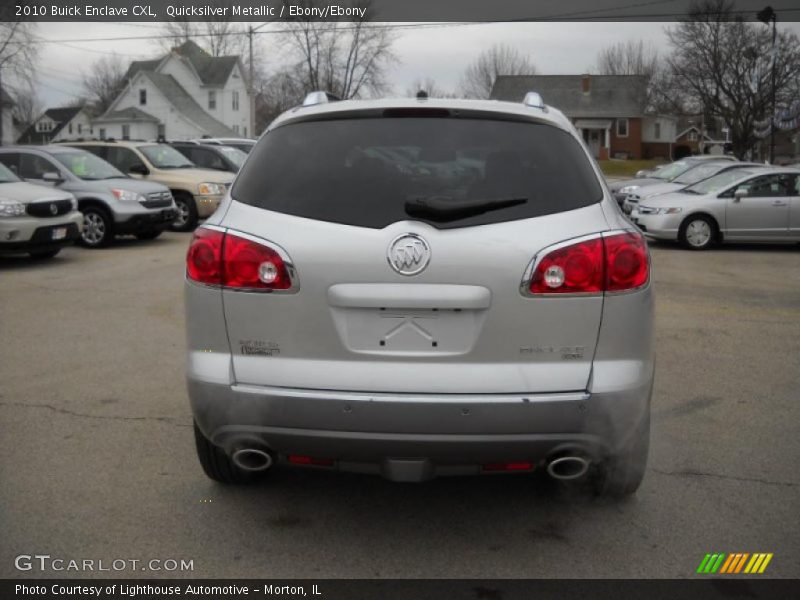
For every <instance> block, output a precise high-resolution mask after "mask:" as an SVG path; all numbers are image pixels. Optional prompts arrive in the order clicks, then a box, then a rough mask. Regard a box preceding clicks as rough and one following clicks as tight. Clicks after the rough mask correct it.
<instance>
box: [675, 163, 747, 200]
mask: <svg viewBox="0 0 800 600" xmlns="http://www.w3.org/2000/svg"><path fill="white" fill-rule="evenodd" d="M752 174H753V171H747V170H745V169H731V170H730V171H724V172H722V173H719V174H718V175H714V176H713V177H709V178H708V179H706V180H704V181H701V182H699V183H696V184H694V185H690V186H689V187H687V188H684V189H683V190H682V191H684V192H686V193H687V194H713V193H714V192H717V191H719V190H721V189H722V188H724V187H726V186H728V185H730V184H732V183H733V182H735V181H738V180H739V179H742V178H743V177H747V176H748V175H752Z"/></svg>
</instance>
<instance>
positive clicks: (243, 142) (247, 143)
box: [192, 138, 256, 154]
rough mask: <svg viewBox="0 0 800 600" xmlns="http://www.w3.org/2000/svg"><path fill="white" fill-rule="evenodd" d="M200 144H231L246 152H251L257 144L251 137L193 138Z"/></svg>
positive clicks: (232, 146)
mask: <svg viewBox="0 0 800 600" xmlns="http://www.w3.org/2000/svg"><path fill="white" fill-rule="evenodd" d="M192 141H193V142H197V143H198V144H210V145H212V146H230V147H231V148H236V149H238V150H241V151H242V152H244V153H245V154H250V150H252V149H253V146H255V145H256V141H255V140H251V139H250V138H198V139H195V140H192Z"/></svg>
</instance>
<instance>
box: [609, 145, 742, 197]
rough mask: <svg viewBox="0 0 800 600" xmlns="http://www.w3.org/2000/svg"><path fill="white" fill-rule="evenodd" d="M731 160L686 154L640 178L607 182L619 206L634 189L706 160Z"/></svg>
mask: <svg viewBox="0 0 800 600" xmlns="http://www.w3.org/2000/svg"><path fill="white" fill-rule="evenodd" d="M712 159H714V160H733V161H735V160H736V158H735V157H732V156H711V155H708V154H704V155H701V156H688V157H686V158H683V159H681V160H676V161H675V162H672V163H670V164H668V165H665V166H664V167H662V168H660V169H659V170H658V171H655V172H653V173H651V174H650V175H648V176H647V177H643V178H640V179H626V180H624V181H615V182H613V183H611V184H609V188H611V192H612V193H613V194H614V198H616V200H617V203H618V204H619V205H620V207H621V206H623V204H624V203H625V198H626V197H627V196H628V194H631V193H633V192H635V191H636V190H638V189H640V188H643V187H645V186H649V185H655V184H657V183H665V182H671V181H673V180H674V179H675V178H676V177H679V176H680V175H682V174H683V173H684V172H686V171H688V170H689V169H691V168H692V167H693V166H695V165H697V164H699V163H701V162H704V161H707V160H712Z"/></svg>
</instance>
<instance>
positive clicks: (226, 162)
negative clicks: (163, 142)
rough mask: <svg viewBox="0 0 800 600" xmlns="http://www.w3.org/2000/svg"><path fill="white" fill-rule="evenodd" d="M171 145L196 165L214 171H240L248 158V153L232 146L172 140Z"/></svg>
mask: <svg viewBox="0 0 800 600" xmlns="http://www.w3.org/2000/svg"><path fill="white" fill-rule="evenodd" d="M170 146H172V147H173V148H175V150H177V151H178V152H180V153H181V154H183V155H184V156H185V157H186V158H188V159H189V160H190V161H192V162H193V163H194V164H195V165H196V166H198V167H200V168H202V169H211V170H213V171H228V172H230V173H238V172H239V169H241V168H242V165H243V164H244V161H245V160H246V159H247V154H245V153H244V152H242V151H241V150H239V149H238V148H234V147H232V146H216V145H213V146H212V145H210V144H200V143H196V142H171V143H170Z"/></svg>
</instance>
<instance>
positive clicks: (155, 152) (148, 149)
mask: <svg viewBox="0 0 800 600" xmlns="http://www.w3.org/2000/svg"><path fill="white" fill-rule="evenodd" d="M139 150H141V152H142V154H144V155H145V156H146V157H147V160H149V161H150V162H151V163H152V164H153V166H154V167H155V168H157V169H190V168H192V167H194V163H193V162H191V161H190V160H189V159H188V158H186V157H185V156H184V155H183V154H181V153H180V152H178V151H177V150H175V148H173V147H172V146H167V145H166V144H153V145H151V146H139Z"/></svg>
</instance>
